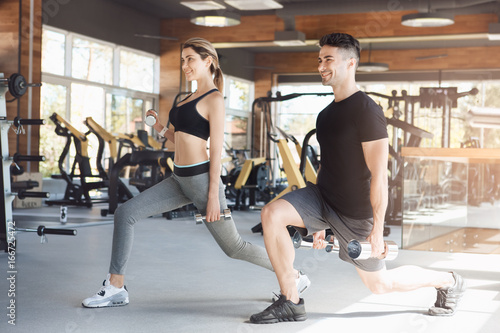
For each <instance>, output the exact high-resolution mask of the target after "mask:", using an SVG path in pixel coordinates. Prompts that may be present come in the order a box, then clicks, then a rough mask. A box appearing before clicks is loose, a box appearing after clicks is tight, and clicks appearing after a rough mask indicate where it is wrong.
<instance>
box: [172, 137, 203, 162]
mask: <svg viewBox="0 0 500 333" xmlns="http://www.w3.org/2000/svg"><path fill="white" fill-rule="evenodd" d="M207 160H208V153H207V141H205V140H203V139H201V138H198V137H196V136H194V135H191V134H187V133H184V132H175V157H174V163H175V164H176V165H192V164H196V163H200V162H205V161H207Z"/></svg>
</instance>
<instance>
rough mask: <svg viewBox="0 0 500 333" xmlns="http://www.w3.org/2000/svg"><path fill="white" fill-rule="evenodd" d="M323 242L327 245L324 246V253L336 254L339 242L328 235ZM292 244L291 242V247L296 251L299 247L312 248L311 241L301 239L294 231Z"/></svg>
mask: <svg viewBox="0 0 500 333" xmlns="http://www.w3.org/2000/svg"><path fill="white" fill-rule="evenodd" d="M325 240H326V241H327V243H328V244H327V245H326V248H325V250H326V252H338V251H339V249H340V247H339V242H338V240H337V239H336V238H335V237H334V236H333V235H329V236H328V237H327V238H326V239H325ZM292 242H293V246H294V247H295V248H296V249H298V248H301V247H305V248H312V247H313V243H312V242H311V241H308V240H304V239H303V238H302V235H301V234H300V233H299V232H298V231H296V232H295V234H294V235H293V237H292Z"/></svg>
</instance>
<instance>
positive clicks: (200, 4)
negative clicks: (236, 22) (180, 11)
mask: <svg viewBox="0 0 500 333" xmlns="http://www.w3.org/2000/svg"><path fill="white" fill-rule="evenodd" d="M181 5H183V6H186V7H189V8H191V9H192V10H196V11H198V10H217V9H225V8H226V7H225V6H224V5H221V4H220V3H217V2H215V1H181Z"/></svg>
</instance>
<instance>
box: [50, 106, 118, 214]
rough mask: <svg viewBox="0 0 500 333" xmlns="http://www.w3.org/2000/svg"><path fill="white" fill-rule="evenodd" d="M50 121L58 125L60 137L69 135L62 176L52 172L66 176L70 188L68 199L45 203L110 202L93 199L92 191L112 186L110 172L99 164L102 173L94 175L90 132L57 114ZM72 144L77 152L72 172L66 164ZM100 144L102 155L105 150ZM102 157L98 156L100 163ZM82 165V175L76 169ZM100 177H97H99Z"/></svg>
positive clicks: (63, 158)
mask: <svg viewBox="0 0 500 333" xmlns="http://www.w3.org/2000/svg"><path fill="white" fill-rule="evenodd" d="M50 120H52V121H53V122H54V124H55V125H56V129H55V132H56V134H57V135H59V136H63V137H66V144H65V146H64V148H63V151H62V153H61V156H60V157H59V162H58V165H59V171H60V172H61V174H60V175H52V178H56V179H61V178H62V179H64V181H65V182H66V190H65V192H64V198H63V199H61V200H47V201H45V203H46V204H47V205H49V206H51V205H65V206H87V207H88V208H90V207H92V204H93V203H97V202H106V201H107V199H105V198H104V199H103V198H91V196H90V192H91V191H92V190H98V189H105V188H107V187H108V186H109V180H108V175H107V173H106V172H105V170H104V168H102V166H101V167H99V169H98V172H99V174H98V175H94V174H92V169H91V166H90V157H89V155H88V138H87V135H88V134H89V133H90V132H88V133H82V132H80V131H79V130H77V129H76V128H75V127H73V125H71V124H70V123H69V122H68V121H67V120H66V119H64V118H63V117H61V116H60V115H58V114H57V113H53V114H52V115H51V116H50ZM71 143H73V144H74V147H75V151H76V155H75V158H74V160H73V163H72V166H71V172H70V173H67V172H66V170H65V167H64V161H65V160H66V157H67V155H68V153H69V150H70V147H71ZM103 149H104V148H103V147H100V154H101V156H102V150H103ZM99 163H100V159H99V158H98V164H99ZM77 167H78V174H77V173H76V169H77ZM75 178H78V179H79V183H77V182H75ZM95 179H97V180H95Z"/></svg>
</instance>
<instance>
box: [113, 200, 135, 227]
mask: <svg viewBox="0 0 500 333" xmlns="http://www.w3.org/2000/svg"><path fill="white" fill-rule="evenodd" d="M130 206H132V205H130V204H127V202H125V203H123V204H122V205H120V206H118V208H117V209H116V210H115V213H114V221H115V224H117V223H129V224H135V222H136V220H137V219H136V218H135V217H134V212H135V211H136V210H135V209H133V207H130Z"/></svg>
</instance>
